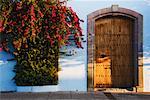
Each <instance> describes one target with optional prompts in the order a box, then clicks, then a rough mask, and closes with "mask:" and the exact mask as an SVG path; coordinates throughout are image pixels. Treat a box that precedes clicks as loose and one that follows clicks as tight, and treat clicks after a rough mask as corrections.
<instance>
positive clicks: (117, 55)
mask: <svg viewBox="0 0 150 100" xmlns="http://www.w3.org/2000/svg"><path fill="white" fill-rule="evenodd" d="M132 24H133V21H131V20H130V19H127V18H121V17H110V18H101V19H99V20H96V23H95V45H96V51H95V53H96V56H95V57H96V62H97V64H96V66H94V87H131V86H132V85H133V77H134V76H133V75H134V74H133V72H134V71H133V68H134V67H133V58H132V57H133V55H132V54H133V49H132V32H133V25H132ZM106 58H109V59H107V60H106ZM104 59H105V60H104ZM108 63H109V64H108ZM107 64H108V65H107ZM98 84H99V85H98Z"/></svg>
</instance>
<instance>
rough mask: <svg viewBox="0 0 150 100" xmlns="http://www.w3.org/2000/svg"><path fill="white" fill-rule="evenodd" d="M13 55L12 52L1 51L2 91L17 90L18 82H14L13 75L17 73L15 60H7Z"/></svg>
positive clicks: (0, 85)
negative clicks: (14, 70) (15, 71)
mask: <svg viewBox="0 0 150 100" xmlns="http://www.w3.org/2000/svg"><path fill="white" fill-rule="evenodd" d="M11 58H13V56H11V55H10V54H8V53H6V52H4V51H0V91H1V92H3V91H16V84H15V83H14V80H13V77H14V76H15V73H14V72H13V69H14V65H15V64H16V62H15V61H7V59H11Z"/></svg>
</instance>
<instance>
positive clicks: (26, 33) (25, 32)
mask: <svg viewBox="0 0 150 100" xmlns="http://www.w3.org/2000/svg"><path fill="white" fill-rule="evenodd" d="M29 30H30V29H29V28H26V29H25V31H24V37H27V36H28V33H29Z"/></svg>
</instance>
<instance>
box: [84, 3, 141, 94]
mask: <svg viewBox="0 0 150 100" xmlns="http://www.w3.org/2000/svg"><path fill="white" fill-rule="evenodd" d="M107 16H124V17H127V18H131V19H133V20H134V32H133V36H134V38H133V43H134V52H137V53H135V54H134V59H135V60H136V62H135V63H134V65H135V66H134V71H135V72H134V76H135V77H134V84H135V87H134V88H135V91H136V92H138V91H143V16H142V15H141V14H139V13H137V12H135V11H132V10H130V9H126V8H121V7H118V5H112V7H110V8H104V9H100V10H97V11H95V12H93V13H91V14H89V15H88V16H87V17H88V18H87V20H88V22H87V42H88V43H87V81H88V82H87V90H88V91H94V71H93V70H94V66H95V63H96V62H95V52H94V51H95V40H94V39H95V26H94V25H95V20H96V19H99V18H102V17H107Z"/></svg>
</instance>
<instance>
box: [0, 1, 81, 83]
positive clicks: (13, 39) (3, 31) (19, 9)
mask: <svg viewBox="0 0 150 100" xmlns="http://www.w3.org/2000/svg"><path fill="white" fill-rule="evenodd" d="M66 2H67V1H62V0H61V1H59V0H16V1H11V0H6V1H5V0H1V2H0V9H1V10H0V35H1V37H2V38H1V47H2V48H3V50H5V51H6V52H9V53H11V54H13V55H14V59H15V60H16V61H17V64H16V65H15V69H14V72H15V73H16V75H15V77H14V80H15V82H16V84H17V85H18V86H41V85H51V84H58V59H59V48H60V47H61V46H64V45H67V44H68V37H69V36H70V35H71V34H73V35H74V39H75V43H76V45H77V47H78V48H82V45H81V41H80V37H81V36H82V32H81V27H80V22H83V21H82V20H80V19H79V18H78V16H77V14H76V13H75V12H74V11H73V10H72V8H71V7H67V6H66V5H65V4H66ZM10 48H11V49H10Z"/></svg>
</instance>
